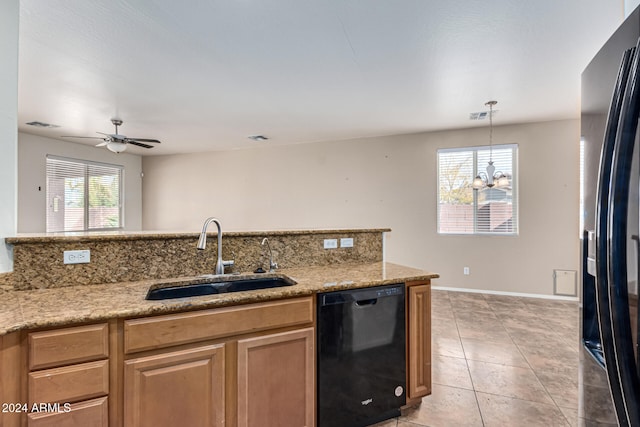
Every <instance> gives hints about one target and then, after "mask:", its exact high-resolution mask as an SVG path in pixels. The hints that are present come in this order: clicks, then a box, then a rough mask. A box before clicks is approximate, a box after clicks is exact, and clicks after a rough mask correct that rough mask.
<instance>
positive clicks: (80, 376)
mask: <svg viewBox="0 0 640 427" xmlns="http://www.w3.org/2000/svg"><path fill="white" fill-rule="evenodd" d="M108 393H109V361H108V360H99V361H97V362H89V363H82V364H79V365H72V366H65V367H64V368H53V369H47V370H44V371H37V372H31V373H30V374H29V405H33V404H34V403H47V402H60V403H66V402H77V401H80V400H86V399H90V398H94V397H98V396H104V395H106V394H108Z"/></svg>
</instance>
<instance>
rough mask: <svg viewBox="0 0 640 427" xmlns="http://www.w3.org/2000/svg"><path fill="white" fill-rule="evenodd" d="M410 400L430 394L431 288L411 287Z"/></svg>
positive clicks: (409, 340) (429, 286)
mask: <svg viewBox="0 0 640 427" xmlns="http://www.w3.org/2000/svg"><path fill="white" fill-rule="evenodd" d="M407 289H408V290H409V315H408V316H409V317H408V329H409V330H408V342H409V360H408V386H407V388H408V390H407V398H408V400H411V399H416V398H421V397H424V396H427V395H429V394H431V285H430V284H421V285H413V286H408V287H407Z"/></svg>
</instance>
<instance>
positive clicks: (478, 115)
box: [469, 110, 498, 120]
mask: <svg viewBox="0 0 640 427" xmlns="http://www.w3.org/2000/svg"><path fill="white" fill-rule="evenodd" d="M497 112H498V110H493V117H495V116H496V113H497ZM488 117H489V111H479V112H477V113H469V120H484V119H486V118H488Z"/></svg>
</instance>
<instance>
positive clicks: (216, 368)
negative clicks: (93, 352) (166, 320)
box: [124, 344, 224, 427]
mask: <svg viewBox="0 0 640 427" xmlns="http://www.w3.org/2000/svg"><path fill="white" fill-rule="evenodd" d="M124 402H125V403H124V418H125V420H124V425H125V426H130V427H134V426H135V427H147V426H148V427H175V426H189V427H198V426H202V427H213V426H222V425H224V344H216V345H208V346H203V347H197V348H194V349H188V350H181V351H176V352H171V353H164V354H158V355H154V356H148V357H140V358H137V359H132V360H127V361H125V367H124Z"/></svg>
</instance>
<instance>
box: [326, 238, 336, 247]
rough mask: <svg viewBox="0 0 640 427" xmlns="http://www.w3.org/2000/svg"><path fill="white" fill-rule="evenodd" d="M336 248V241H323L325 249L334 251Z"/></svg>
mask: <svg viewBox="0 0 640 427" xmlns="http://www.w3.org/2000/svg"><path fill="white" fill-rule="evenodd" d="M337 247H338V239H324V248H325V249H336V248H337Z"/></svg>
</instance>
